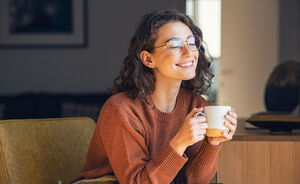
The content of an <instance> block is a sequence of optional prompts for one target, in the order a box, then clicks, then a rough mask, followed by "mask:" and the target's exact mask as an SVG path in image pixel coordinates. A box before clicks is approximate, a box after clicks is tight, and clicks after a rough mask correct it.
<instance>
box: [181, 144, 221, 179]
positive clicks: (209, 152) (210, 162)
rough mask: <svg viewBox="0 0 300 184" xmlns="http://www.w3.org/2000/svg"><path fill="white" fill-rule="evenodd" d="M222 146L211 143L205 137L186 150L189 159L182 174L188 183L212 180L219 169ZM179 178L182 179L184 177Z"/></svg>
mask: <svg viewBox="0 0 300 184" xmlns="http://www.w3.org/2000/svg"><path fill="white" fill-rule="evenodd" d="M220 147H221V146H214V145H211V144H209V143H208V142H207V141H206V139H204V140H203V141H200V142H198V143H197V144H195V145H193V146H191V147H189V148H188V149H187V150H186V152H185V153H186V155H187V156H188V158H189V161H188V163H187V164H186V165H185V167H184V169H183V171H182V172H183V173H182V174H181V177H184V178H185V180H186V183H188V184H190V183H191V184H202V183H203V184H207V183H209V182H210V180H211V179H212V178H213V177H214V175H215V173H216V171H217V166H218V153H219V150H220ZM179 179H180V180H182V178H179Z"/></svg>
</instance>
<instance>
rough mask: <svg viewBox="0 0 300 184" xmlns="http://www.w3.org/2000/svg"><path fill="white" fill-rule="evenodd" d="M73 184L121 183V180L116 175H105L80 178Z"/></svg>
mask: <svg viewBox="0 0 300 184" xmlns="http://www.w3.org/2000/svg"><path fill="white" fill-rule="evenodd" d="M73 184H119V182H118V180H117V178H116V177H115V176H113V175H105V176H102V177H99V178H93V179H83V180H79V181H77V182H75V183H73Z"/></svg>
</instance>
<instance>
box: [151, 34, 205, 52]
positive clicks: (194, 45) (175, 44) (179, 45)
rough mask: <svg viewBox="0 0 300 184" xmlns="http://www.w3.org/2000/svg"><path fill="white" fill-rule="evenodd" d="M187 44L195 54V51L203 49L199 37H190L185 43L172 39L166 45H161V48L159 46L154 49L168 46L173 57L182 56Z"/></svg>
mask: <svg viewBox="0 0 300 184" xmlns="http://www.w3.org/2000/svg"><path fill="white" fill-rule="evenodd" d="M185 43H186V45H187V47H188V48H189V49H191V51H193V52H195V51H198V50H199V49H200V47H201V38H200V37H199V36H197V35H190V36H188V37H187V38H186V39H185V41H184V42H183V41H182V40H181V39H179V38H172V39H170V40H168V41H167V42H166V43H164V44H163V45H160V46H157V47H154V48H160V47H164V46H167V47H168V49H169V51H170V52H171V53H172V54H173V55H179V54H181V52H182V49H183V47H184V44H185Z"/></svg>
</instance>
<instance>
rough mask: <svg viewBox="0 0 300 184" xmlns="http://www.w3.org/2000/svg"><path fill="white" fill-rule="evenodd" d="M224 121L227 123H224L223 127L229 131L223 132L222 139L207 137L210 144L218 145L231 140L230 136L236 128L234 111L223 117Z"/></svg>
mask: <svg viewBox="0 0 300 184" xmlns="http://www.w3.org/2000/svg"><path fill="white" fill-rule="evenodd" d="M225 119H227V120H228V121H229V122H224V124H225V126H227V127H228V129H229V131H228V133H226V132H223V136H222V137H207V141H208V142H209V143H210V144H212V145H219V144H220V143H221V142H224V141H229V140H231V139H232V136H233V135H234V133H235V130H236V127H237V114H236V113H235V111H234V109H232V110H231V111H229V112H228V113H227V114H226V115H225Z"/></svg>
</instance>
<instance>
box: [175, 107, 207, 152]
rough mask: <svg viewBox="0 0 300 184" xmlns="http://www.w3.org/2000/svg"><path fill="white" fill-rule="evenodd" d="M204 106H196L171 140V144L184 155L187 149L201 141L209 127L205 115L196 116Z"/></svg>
mask: <svg viewBox="0 0 300 184" xmlns="http://www.w3.org/2000/svg"><path fill="white" fill-rule="evenodd" d="M202 111H203V108H194V109H193V110H192V111H191V112H190V113H189V114H188V115H187V116H186V119H185V121H184V123H183V125H182V127H181V128H180V129H179V131H178V132H177V134H176V135H175V136H174V137H173V138H172V140H171V141H170V146H171V147H172V148H173V149H175V150H176V151H177V153H178V154H180V155H183V153H184V151H185V149H186V148H187V147H188V146H190V145H193V144H195V143H196V142H198V141H201V140H203V139H204V137H205V133H206V129H207V127H208V125H207V123H206V118H205V117H204V116H197V117H194V114H195V113H197V112H202Z"/></svg>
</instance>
